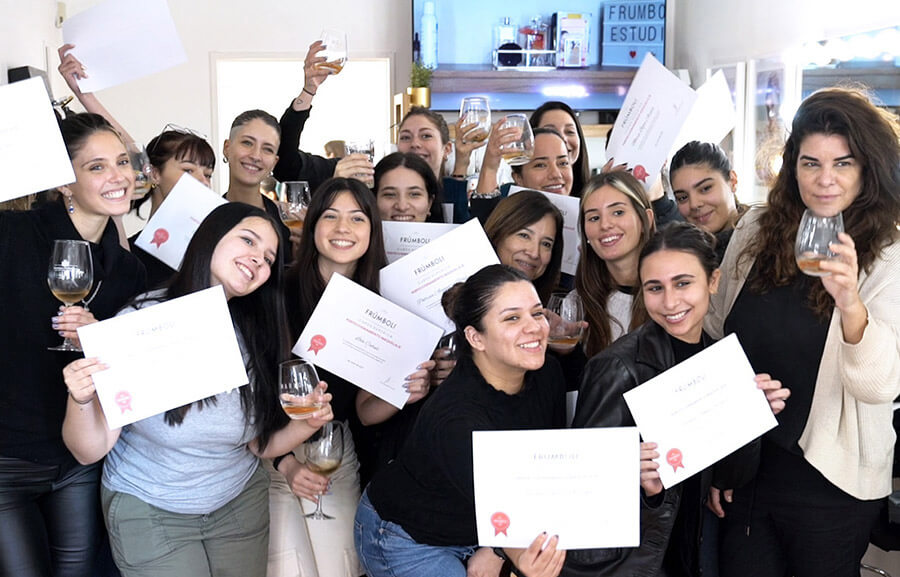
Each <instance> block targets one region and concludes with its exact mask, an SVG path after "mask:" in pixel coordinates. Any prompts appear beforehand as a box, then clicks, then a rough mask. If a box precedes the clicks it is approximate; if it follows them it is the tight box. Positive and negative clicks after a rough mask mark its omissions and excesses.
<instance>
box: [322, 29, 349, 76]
mask: <svg viewBox="0 0 900 577" xmlns="http://www.w3.org/2000/svg"><path fill="white" fill-rule="evenodd" d="M319 40H321V41H322V44H323V45H324V46H325V49H324V50H322V52H320V55H321V56H324V57H325V62H323V63H321V64H319V66H320V67H321V68H327V69H328V73H329V74H338V73H340V71H341V70H343V69H344V64H346V63H347V33H346V32H341V31H340V30H329V29H325V30H322V35H321V36H319Z"/></svg>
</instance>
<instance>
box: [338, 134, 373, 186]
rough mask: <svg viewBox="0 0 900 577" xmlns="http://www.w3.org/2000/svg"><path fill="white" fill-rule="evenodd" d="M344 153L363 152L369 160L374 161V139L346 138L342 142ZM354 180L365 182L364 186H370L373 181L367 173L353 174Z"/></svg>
mask: <svg viewBox="0 0 900 577" xmlns="http://www.w3.org/2000/svg"><path fill="white" fill-rule="evenodd" d="M344 154H347V155H350V154H365V155H366V157H367V158H368V159H369V162H372V163H374V162H375V141H374V140H348V141H347V142H345V143H344ZM353 178H355V179H356V180H361V181H363V182H365V183H366V186H368V187H369V188H372V187H373V186H375V181H374V180H373V178H372V177H371V176H370V175H368V174H363V173H356V174H354V175H353Z"/></svg>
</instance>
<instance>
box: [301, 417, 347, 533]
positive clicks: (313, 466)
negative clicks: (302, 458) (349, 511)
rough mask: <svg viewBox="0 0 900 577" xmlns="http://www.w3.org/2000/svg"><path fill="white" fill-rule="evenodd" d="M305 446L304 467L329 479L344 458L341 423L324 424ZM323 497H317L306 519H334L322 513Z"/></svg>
mask: <svg viewBox="0 0 900 577" xmlns="http://www.w3.org/2000/svg"><path fill="white" fill-rule="evenodd" d="M305 444H306V466H307V467H309V470H310V471H312V472H313V473H318V474H319V475H323V476H325V477H330V476H331V475H333V474H334V472H335V471H337V470H338V467H340V466H341V460H342V459H343V458H344V429H343V427H342V426H341V423H335V422H334V421H331V422H328V423H325V424H324V425H322V428H321V429H319V430H318V431H316V433H315V434H314V435H313V436H312V437H310V438H309V440H308V441H306V443H305ZM329 483H331V481H330V480H329ZM323 497H324V495H319V499H318V501H317V502H316V510H315V511H313V512H312V513H310V514H309V515H306V518H307V519H318V520H320V521H323V520H327V519H334V517H332V516H331V515H326V514H325V513H323V512H322V498H323Z"/></svg>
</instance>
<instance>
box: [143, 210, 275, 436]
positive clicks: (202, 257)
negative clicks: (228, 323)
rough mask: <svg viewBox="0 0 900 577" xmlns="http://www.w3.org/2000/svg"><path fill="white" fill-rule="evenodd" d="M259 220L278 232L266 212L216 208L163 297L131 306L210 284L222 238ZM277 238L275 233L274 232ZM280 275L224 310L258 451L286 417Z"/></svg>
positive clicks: (147, 299)
mask: <svg viewBox="0 0 900 577" xmlns="http://www.w3.org/2000/svg"><path fill="white" fill-rule="evenodd" d="M251 217H255V218H261V219H263V220H265V221H266V222H268V223H269V224H270V225H271V226H272V229H273V230H275V231H277V230H278V228H277V226H276V223H275V220H274V219H273V218H272V217H271V216H269V215H268V213H266V211H264V210H262V209H259V208H256V207H253V206H250V205H248V204H244V203H240V202H229V203H227V204H223V205H222V206H219V207H217V208H216V209H215V210H213V211H212V212H211V213H209V215H208V216H207V217H206V218H205V219H203V222H202V223H200V226H199V227H198V228H197V232H195V233H194V236H193V237H192V238H191V242H190V243H189V244H188V247H187V250H186V251H185V254H184V261H183V262H182V264H181V269H180V270H179V271H178V272H176V273H175V275H174V276H173V277H172V280H171V282H170V283H169V287H168V289H167V290H166V294H165V296H164V297H162V298H160V297H158V296H153V294H152V293H151V294H149V295H143V296H142V297H139V299H138V300H137V301H136V302H135V303H134V304H133V306H136V307H138V308H139V307H140V306H141V305H146V304H152V303H154V302H158V301H159V300H169V299H175V298H178V297H181V296H185V295H188V294H191V293H194V292H196V291H199V290H203V289H206V288H209V287H210V286H211V273H210V263H211V262H212V258H213V253H214V252H215V250H216V247H217V246H218V244H219V242H220V241H221V240H222V238H223V237H224V236H225V235H226V234H227V233H228V232H229V231H231V230H232V229H233V228H234V227H236V226H237V225H238V224H239V223H240V222H241V221H242V220H244V219H245V218H251ZM276 236H277V234H276ZM282 250H283V247H282V246H281V244H279V246H278V251H277V254H276V258H275V262H276V263H278V262H281V260H280V259H281V258H282V257H281V252H282ZM281 284H282V272H281V267H280V266H273V267H272V269H271V274H270V276H269V279H268V280H267V281H266V282H265V283H264V284H263V285H262V286H260V287H259V288H257V289H256V290H255V291H253V292H252V293H250V294H248V295H244V296H241V297H232V298H230V299H228V310H229V311H230V312H231V318H232V320H233V321H234V324H235V326H236V327H237V328H238V329H239V330H240V334H241V338H242V339H243V342H244V348H245V353H246V359H247V361H246V362H247V372H248V374H249V375H250V382H251V385H250V386H247V387H241V389H240V391H241V406H242V407H243V410H244V416H245V418H246V420H247V423H250V422H253V423H254V425H255V427H256V429H257V433H258V442H259V446H260V448H261V449H262V448H265V446H266V444H267V443H268V442H269V439H270V438H271V436H272V433H274V432H275V431H277V430H278V429H280V428H282V427H284V425H285V424H287V422H288V419H287V416H286V415H285V414H284V411H282V410H281V406H280V404H279V402H278V376H277V373H278V363H280V362H281V361H282V360H284V359H285V358H287V353H288V347H287V345H288V340H287V333H286V332H285V327H286V321H285V314H284V304H283V300H282V298H281V297H282V286H281ZM214 402H215V397H209V398H207V399H204V400H202V401H197V402H196V403H193V404H190V405H184V406H182V407H179V408H177V409H171V410H169V411H166V415H165V421H166V423H167V424H169V425H171V426H174V425H180V424H181V423H182V422H183V421H184V416H185V415H186V414H187V413H188V411H190V410H191V408H192V406H193V405H197V408H198V409H202V407H203V406H204V405H207V404H210V403H214Z"/></svg>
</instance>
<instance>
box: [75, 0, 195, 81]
mask: <svg viewBox="0 0 900 577" xmlns="http://www.w3.org/2000/svg"><path fill="white" fill-rule="evenodd" d="M62 29H63V39H64V41H65V43H66V44H74V45H75V48H73V49H72V54H73V55H74V56H75V57H76V58H78V60H80V61H81V63H82V64H83V65H84V67H85V69H86V71H87V75H88V78H83V79H81V80H79V81H78V87H79V88H81V90H82V92H97V91H99V90H103V89H104V88H109V87H111V86H116V85H118V84H124V83H125V82H129V81H131V80H135V79H136V78H141V77H143V76H149V75H150V74H154V73H156V72H160V71H162V70H165V69H167V68H171V67H173V66H176V65H178V64H181V63H183V62H187V55H185V53H184V47H182V45H181V40H180V39H179V38H178V31H177V30H175V22H174V21H173V20H172V15H171V14H170V13H169V5H168V4H167V3H166V0H106V2H103V3H102V4H98V5H96V6H93V7H91V8H89V9H87V10H85V11H83V12H79V13H78V14H76V15H75V16H72V17H71V18H69V19H68V20H66V21H65V22H63V26H62Z"/></svg>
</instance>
